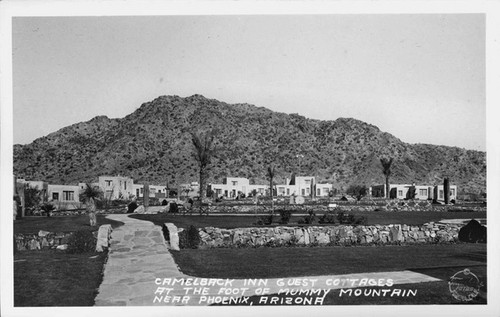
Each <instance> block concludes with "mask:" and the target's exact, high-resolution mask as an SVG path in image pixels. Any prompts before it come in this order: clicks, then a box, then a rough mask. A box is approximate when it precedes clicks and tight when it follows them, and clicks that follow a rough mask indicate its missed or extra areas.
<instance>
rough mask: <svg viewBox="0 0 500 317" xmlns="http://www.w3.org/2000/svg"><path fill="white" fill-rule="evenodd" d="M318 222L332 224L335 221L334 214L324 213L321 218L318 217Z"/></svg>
mask: <svg viewBox="0 0 500 317" xmlns="http://www.w3.org/2000/svg"><path fill="white" fill-rule="evenodd" d="M318 222H319V223H331V224H334V223H335V214H333V213H331V212H328V213H325V214H324V215H323V216H321V218H319V220H318Z"/></svg>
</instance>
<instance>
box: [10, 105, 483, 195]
mask: <svg viewBox="0 0 500 317" xmlns="http://www.w3.org/2000/svg"><path fill="white" fill-rule="evenodd" d="M200 130H204V131H206V130H215V131H216V146H217V154H216V156H215V157H214V158H213V160H212V164H211V165H210V170H209V182H215V183H220V182H222V179H223V178H224V177H226V176H232V177H247V178H249V179H250V181H251V182H252V183H267V178H266V170H267V166H268V165H269V164H275V165H276V167H277V177H276V181H277V182H284V180H285V178H286V177H290V175H291V173H296V174H300V175H314V176H316V177H317V179H318V181H320V182H330V183H333V184H334V187H335V188H338V189H345V188H346V187H347V186H348V185H350V184H365V185H367V186H370V185H373V184H382V183H384V176H383V175H382V173H381V167H380V162H379V158H380V157H382V156H390V157H394V159H395V161H394V164H393V168H392V176H391V182H392V183H417V184H426V185H436V184H441V183H442V180H443V178H444V177H449V178H450V180H451V182H452V184H456V185H458V188H459V191H465V192H475V193H479V192H484V191H485V190H486V153H485V152H481V151H473V150H466V149H461V148H457V147H448V146H438V145H430V144H408V143H404V142H402V141H401V140H399V139H398V138H396V137H394V136H393V135H391V134H389V133H385V132H382V131H380V129H378V128H377V127H376V126H374V125H371V124H368V123H365V122H362V121H359V120H356V119H352V118H339V119H337V120H333V121H322V120H314V119H308V118H305V117H303V116H300V115H298V114H285V113H278V112H273V111H271V110H269V109H266V108H264V107H256V106H253V105H249V104H232V105H231V104H227V103H224V102H220V101H217V100H214V99H207V98H205V97H203V96H201V95H193V96H191V97H186V98H181V97H178V96H161V97H158V98H156V99H154V100H152V101H150V102H146V103H144V104H142V105H141V106H140V107H139V108H138V109H137V110H136V111H134V112H133V113H131V114H129V115H128V116H126V117H124V118H121V119H109V118H107V117H105V116H98V117H95V118H93V119H92V120H89V121H87V122H80V123H76V124H73V125H70V126H67V127H65V128H62V129H60V130H59V131H57V132H54V133H51V134H49V135H47V136H44V137H41V138H38V139H36V140H35V141H33V142H32V143H31V144H27V145H15V146H14V173H15V174H16V175H17V176H18V177H23V178H25V179H28V180H45V181H48V182H49V183H53V184H74V183H78V182H91V181H95V180H96V178H97V177H98V176H99V175H122V176H130V177H132V178H134V180H135V181H136V182H139V183H140V182H141V181H149V182H150V183H153V184H166V183H167V182H168V183H169V184H170V185H172V186H175V185H178V184H179V183H185V182H191V181H197V177H198V173H197V171H198V166H197V162H196V161H195V159H194V158H193V156H192V153H193V146H192V143H191V139H190V132H191V131H200Z"/></svg>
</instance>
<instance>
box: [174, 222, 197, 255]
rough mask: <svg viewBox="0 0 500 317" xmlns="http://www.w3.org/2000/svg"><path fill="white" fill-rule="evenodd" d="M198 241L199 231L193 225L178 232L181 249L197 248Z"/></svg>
mask: <svg viewBox="0 0 500 317" xmlns="http://www.w3.org/2000/svg"><path fill="white" fill-rule="evenodd" d="M200 241H201V238H200V233H199V232H198V229H196V227H195V226H193V225H191V226H189V228H187V229H186V230H183V231H181V232H179V248H181V249H197V248H198V246H199V245H200Z"/></svg>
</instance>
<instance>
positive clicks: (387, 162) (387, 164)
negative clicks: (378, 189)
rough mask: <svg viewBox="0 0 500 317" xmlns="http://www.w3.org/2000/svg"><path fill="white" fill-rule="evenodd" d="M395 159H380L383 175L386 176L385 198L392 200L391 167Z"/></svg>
mask: <svg viewBox="0 0 500 317" xmlns="http://www.w3.org/2000/svg"><path fill="white" fill-rule="evenodd" d="M393 161H394V159H393V158H392V157H391V158H386V157H382V158H380V164H382V173H383V174H384V176H385V197H386V198H390V196H389V191H390V189H391V188H390V185H389V177H390V176H391V165H392V162H393Z"/></svg>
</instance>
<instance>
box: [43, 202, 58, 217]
mask: <svg viewBox="0 0 500 317" xmlns="http://www.w3.org/2000/svg"><path fill="white" fill-rule="evenodd" d="M40 209H42V211H43V212H45V214H46V215H47V217H50V213H51V212H53V211H54V210H55V209H56V207H55V206H54V205H52V204H51V203H44V204H43V205H42V206H40Z"/></svg>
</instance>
